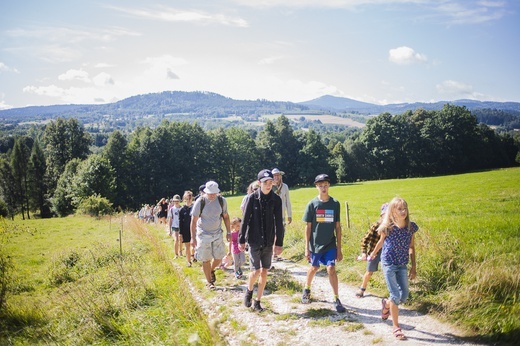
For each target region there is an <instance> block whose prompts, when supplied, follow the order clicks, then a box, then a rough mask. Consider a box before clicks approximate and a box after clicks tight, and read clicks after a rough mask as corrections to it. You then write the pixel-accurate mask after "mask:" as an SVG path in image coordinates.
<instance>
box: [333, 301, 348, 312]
mask: <svg viewBox="0 0 520 346" xmlns="http://www.w3.org/2000/svg"><path fill="white" fill-rule="evenodd" d="M334 306H335V307H336V311H337V312H345V311H347V309H345V307H344V306H343V304H341V302H340V301H339V298H337V299H336V301H335V302H334Z"/></svg>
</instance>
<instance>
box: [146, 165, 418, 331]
mask: <svg viewBox="0 0 520 346" xmlns="http://www.w3.org/2000/svg"><path fill="white" fill-rule="evenodd" d="M283 174H284V172H282V171H280V170H279V169H277V168H274V169H272V170H270V169H263V170H261V171H260V172H259V173H258V177H257V180H255V181H254V182H253V183H251V184H250V185H249V187H248V193H247V195H246V196H245V197H244V199H243V201H242V203H241V206H240V208H241V210H242V217H241V218H240V217H233V218H232V219H230V216H229V214H228V207H227V202H226V199H225V198H224V197H223V196H221V195H220V189H219V186H218V183H217V182H215V181H208V182H207V183H206V184H204V185H201V186H200V188H199V195H198V196H197V197H196V198H193V195H192V193H191V192H190V191H186V192H185V193H184V195H183V198H182V201H183V202H184V205H183V206H182V207H181V206H180V202H181V198H180V196H179V195H175V196H174V197H173V198H172V201H166V200H165V199H162V200H161V201H160V202H159V203H158V204H157V207H158V209H157V211H158V213H157V219H158V220H159V221H158V222H159V223H164V224H166V225H167V230H168V234H169V235H171V236H172V237H174V239H175V256H176V257H178V256H183V253H182V244H183V245H184V248H185V256H186V259H187V265H188V266H192V262H193V261H199V262H201V264H202V270H203V273H204V278H205V280H206V286H207V287H208V288H209V289H215V282H216V275H215V270H216V269H218V268H219V267H222V266H229V265H230V264H231V263H233V269H234V274H235V277H236V278H237V279H241V278H243V271H242V266H243V265H244V264H245V262H246V252H247V253H248V255H249V256H248V257H249V266H250V271H249V274H248V275H247V277H246V280H247V282H246V290H245V294H244V299H243V304H244V306H246V307H248V308H249V307H251V306H252V307H253V310H254V311H257V312H262V311H264V308H263V307H262V305H261V299H262V295H263V293H264V289H265V286H266V283H267V273H268V270H269V269H271V268H272V262H273V260H277V259H278V256H280V255H281V253H282V251H283V243H284V235H285V226H286V225H287V224H288V223H291V222H292V209H291V202H290V198H289V188H288V186H287V184H285V183H283V180H282V175H283ZM314 185H315V187H316V189H317V190H318V195H317V196H316V197H314V198H313V199H312V200H310V201H309V202H308V203H307V206H306V208H305V210H304V214H303V221H304V222H305V225H306V226H305V258H306V259H307V261H308V262H309V263H310V267H309V269H308V271H307V277H306V282H305V287H304V288H303V292H302V298H301V302H302V303H303V304H309V303H311V302H312V298H311V285H312V281H313V279H314V276H315V274H316V273H317V272H318V270H319V268H320V265H324V266H326V268H327V274H328V277H329V282H330V285H331V288H332V291H333V295H334V299H333V304H334V307H335V309H336V311H337V312H339V313H343V312H345V311H346V309H345V307H344V306H343V304H342V303H341V301H340V299H339V291H338V277H337V273H336V270H335V264H336V261H341V260H342V259H343V253H342V246H341V245H342V244H341V239H342V236H341V232H342V231H341V223H340V215H341V213H340V203H339V201H338V200H336V199H335V198H333V197H332V196H330V195H329V188H330V178H329V176H328V175H327V174H319V175H317V176H316V178H315V180H314ZM139 214H140V213H139ZM144 215H146V214H144ZM139 217H140V218H141V216H140V215H139ZM143 222H146V216H145V217H144V221H143ZM222 223H224V227H225V230H226V238H225V240H226V241H227V242H228V243H229V245H228V246H227V247H226V245H225V242H224V230H223V227H222ZM417 230H418V226H417V224H415V223H414V222H411V221H410V218H409V212H408V205H407V203H406V201H405V200H404V199H402V198H400V197H395V198H393V199H392V200H391V201H390V202H388V203H384V204H383V205H382V206H381V210H380V218H379V220H378V221H377V222H375V223H374V224H372V225H371V227H370V229H369V230H368V232H367V234H366V235H365V236H364V237H363V240H362V242H361V255H360V256H358V260H366V261H367V270H366V273H365V275H364V276H363V280H362V284H361V287H360V288H359V291H358V292H356V296H357V297H358V298H363V296H364V293H365V290H366V287H367V284H368V281H369V280H370V277H371V275H372V273H373V272H375V271H377V269H378V265H379V262H381V263H382V269H383V275H384V277H385V281H386V284H387V288H388V291H389V297H388V298H383V299H382V300H381V318H382V319H383V320H387V319H388V318H389V317H390V316H392V324H393V334H394V336H395V337H396V338H397V339H399V340H405V339H406V336H405V335H404V334H403V332H402V330H401V328H400V327H399V323H398V315H399V309H398V306H399V304H401V303H403V302H405V301H406V300H407V298H408V295H409V288H408V278H410V279H414V278H415V276H416V262H415V246H414V234H415V232H417ZM409 261H410V262H411V267H410V272H409V273H408V262H409ZM255 284H256V285H257V288H256V297H255V299H253V295H254V286H255Z"/></svg>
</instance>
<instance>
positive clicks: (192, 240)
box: [190, 237, 197, 249]
mask: <svg viewBox="0 0 520 346" xmlns="http://www.w3.org/2000/svg"><path fill="white" fill-rule="evenodd" d="M190 244H191V246H192V247H193V248H194V249H195V248H196V247H197V239H196V238H195V237H191V241H190Z"/></svg>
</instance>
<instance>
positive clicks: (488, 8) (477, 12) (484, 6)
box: [436, 1, 507, 24]
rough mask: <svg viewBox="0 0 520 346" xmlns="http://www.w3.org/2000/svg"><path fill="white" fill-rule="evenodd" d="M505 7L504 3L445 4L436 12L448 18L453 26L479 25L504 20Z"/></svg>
mask: <svg viewBox="0 0 520 346" xmlns="http://www.w3.org/2000/svg"><path fill="white" fill-rule="evenodd" d="M505 6H506V3H505V2H504V1H478V2H477V3H476V4H475V3H473V2H468V3H455V2H445V3H441V4H440V5H439V6H437V7H436V10H437V11H438V12H440V13H441V14H443V15H444V16H447V17H448V18H449V23H451V24H479V23H485V22H489V21H493V20H498V19H500V18H502V17H503V16H504V15H506V13H507V11H506V9H505Z"/></svg>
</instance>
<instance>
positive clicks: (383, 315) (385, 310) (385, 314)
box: [381, 298, 390, 321]
mask: <svg viewBox="0 0 520 346" xmlns="http://www.w3.org/2000/svg"><path fill="white" fill-rule="evenodd" d="M389 316H390V309H389V308H387V307H386V298H383V299H382V300H381V318H382V319H383V321H386V320H387V319H388V317H389Z"/></svg>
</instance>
